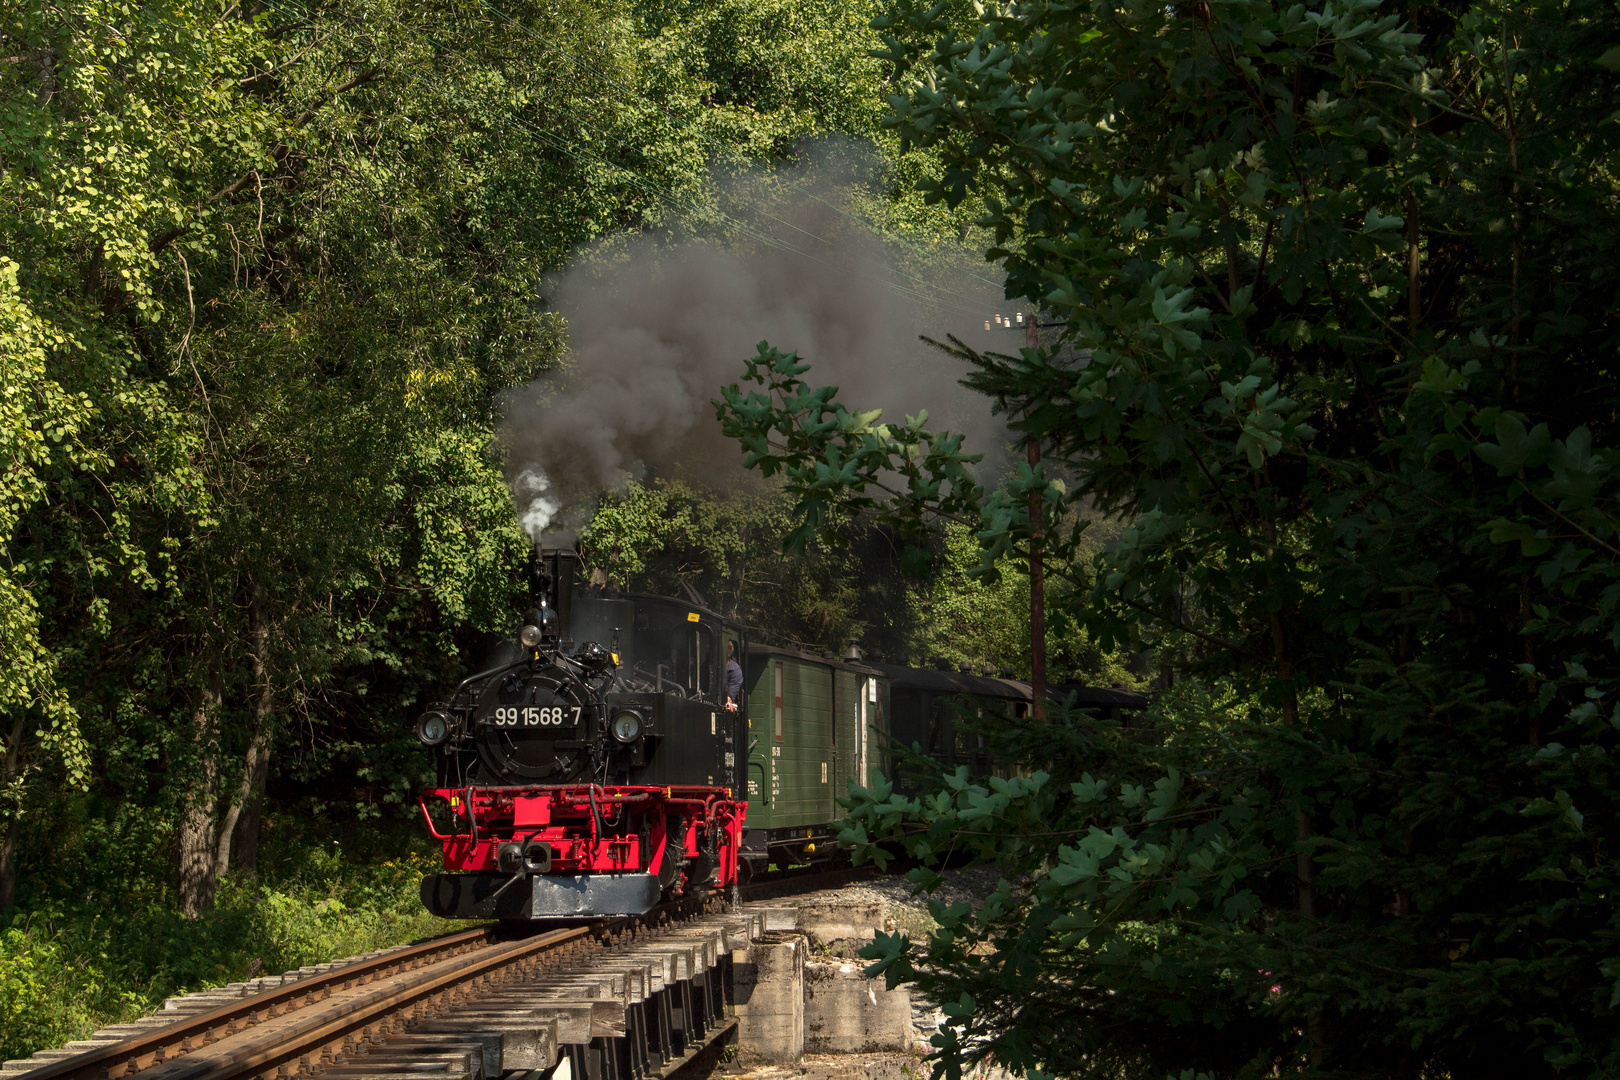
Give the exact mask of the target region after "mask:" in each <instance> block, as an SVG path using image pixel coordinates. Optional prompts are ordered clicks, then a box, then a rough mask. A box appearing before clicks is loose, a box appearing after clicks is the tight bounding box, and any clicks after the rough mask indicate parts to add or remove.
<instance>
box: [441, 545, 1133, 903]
mask: <svg viewBox="0 0 1620 1080" xmlns="http://www.w3.org/2000/svg"><path fill="white" fill-rule="evenodd" d="M578 569H579V560H578V556H577V555H576V554H574V553H573V552H571V551H558V550H545V551H540V552H537V553H536V555H535V558H534V561H533V563H532V565H531V575H532V581H531V590H532V595H533V597H534V600H535V606H534V607H533V608H532V609H531V610H530V611H529V612H528V613H527V614H526V616H525V619H524V625H523V628H522V630H521V631H520V633H519V636H518V640H517V642H515V643H512V644H511V645H509V646H507V647H506V649H505V650H504V651H503V652H502V653H501V654H498V655H497V656H496V657H495V658H494V663H493V665H492V666H491V667H489V668H488V669H487V670H485V671H481V672H478V673H477V674H474V675H470V676H468V677H467V678H466V679H464V680H462V681H461V683H460V684H459V685H457V686H456V687H455V689H454V690H453V691H452V692H451V694H450V695H449V700H447V701H444V702H438V703H435V704H433V705H432V706H430V707H429V708H428V710H427V711H426V712H425V713H423V715H422V716H421V718H420V719H419V720H418V721H417V725H416V733H417V737H418V738H419V739H420V740H421V741H422V742H423V743H424V744H426V745H428V746H430V747H433V748H435V749H436V750H437V752H438V762H439V781H438V786H437V787H434V788H430V789H428V790H427V791H424V792H423V793H422V794H421V797H420V800H419V802H420V807H421V812H422V816H423V819H424V821H425V822H426V824H427V827H428V829H429V830H430V831H431V832H432V834H433V836H434V837H435V838H436V839H437V840H438V841H439V842H440V843H441V845H442V847H443V850H444V872H443V873H440V874H432V875H429V876H427V877H426V878H424V879H423V882H422V900H423V903H424V904H425V905H426V906H427V908H428V909H429V910H430V911H432V912H433V913H434V914H437V915H440V916H442V917H445V918H456V919H489V918H499V919H510V920H533V919H567V918H583V917H590V916H600V915H616V914H640V913H643V912H645V911H647V910H649V909H650V908H652V907H653V906H654V905H655V904H657V903H659V902H660V901H661V900H664V899H671V898H677V897H682V896H692V895H704V894H708V893H710V892H713V891H716V890H725V889H727V888H729V887H731V886H733V885H735V884H737V883H739V882H741V881H744V880H746V879H747V878H748V877H750V876H751V875H752V874H753V873H755V872H757V871H759V870H761V869H763V868H764V867H766V866H767V865H768V864H770V863H772V862H777V863H780V864H783V865H786V864H789V863H801V862H815V861H820V860H823V859H826V858H829V857H831V856H832V855H834V854H835V851H836V848H835V846H834V844H833V842H832V840H833V836H834V834H835V833H836V825H835V822H836V821H837V820H838V818H839V816H840V812H839V808H838V806H837V804H836V802H835V800H836V798H837V797H838V796H840V795H842V794H844V792H845V791H846V790H847V787H848V784H849V782H850V781H854V782H856V783H860V784H863V785H865V784H867V783H868V782H869V781H870V780H872V779H874V778H875V776H876V775H877V774H878V773H880V772H881V773H883V774H884V775H889V776H893V775H894V772H893V770H892V769H891V768H890V765H891V763H890V762H889V760H888V758H887V753H886V747H887V746H888V745H889V744H890V740H891V736H892V737H893V738H895V739H897V740H898V741H900V742H902V743H905V744H909V745H916V746H918V747H919V748H920V749H922V750H923V751H924V752H925V753H928V754H930V755H932V756H934V757H936V758H939V759H941V760H942V761H944V762H945V763H946V764H947V765H954V764H958V763H961V764H967V765H969V766H970V767H972V768H973V769H974V771H976V772H985V771H990V770H991V768H993V763H990V762H988V761H987V760H983V751H982V747H981V748H975V747H974V746H973V745H971V744H972V742H973V741H974V737H973V736H971V735H967V734H965V733H962V732H958V731H957V730H956V716H957V703H959V702H960V701H961V700H962V698H963V697H964V695H965V696H966V697H968V698H971V699H976V700H977V701H978V702H979V703H980V706H981V708H983V707H991V708H1004V709H1006V710H1007V711H1009V712H1019V713H1021V712H1022V711H1024V710H1025V709H1027V708H1028V707H1029V703H1030V700H1031V697H1030V688H1029V685H1028V684H1027V683H1021V682H1016V681H1014V680H1011V679H999V678H993V677H987V676H984V675H975V674H968V673H959V672H933V671H920V670H917V669H910V668H901V667H892V666H887V665H876V664H870V663H867V662H865V661H864V660H862V659H861V657H860V654H859V652H858V650H855V649H853V648H852V649H851V651H850V653H849V654H847V655H846V656H845V657H843V658H842V659H835V658H834V657H831V656H828V655H815V654H812V653H807V652H803V651H797V650H791V649H778V648H770V647H766V646H760V645H751V646H750V645H748V644H747V643H746V640H745V636H744V633H743V628H742V627H741V626H740V625H738V624H737V623H735V622H733V621H730V620H727V619H725V618H723V617H722V616H720V615H718V614H716V613H715V612H713V611H710V610H709V609H708V608H706V607H705V606H703V605H701V604H696V603H688V602H685V601H681V600H678V599H674V598H671V597H662V596H650V595H642V594H620V593H617V592H614V591H611V590H607V589H601V588H594V587H585V586H581V585H580V584H579V583H578ZM728 658H730V659H731V660H732V661H734V662H735V663H736V665H737V669H738V670H737V672H736V673H734V674H733V677H732V679H731V682H732V685H731V686H730V687H728V686H727V670H728ZM737 674H741V676H742V679H741V682H742V688H741V690H740V691H739V688H738V687H737V686H736V682H737V681H738V680H737V678H736V675H737ZM1081 689H1082V693H1083V695H1084V694H1090V695H1091V696H1093V697H1095V696H1097V695H1099V694H1101V695H1104V696H1107V695H1110V694H1111V693H1112V694H1113V696H1114V697H1120V695H1119V694H1118V693H1117V692H1109V691H1095V690H1091V691H1087V690H1084V688H1081ZM739 699H740V700H739ZM1126 699H1133V700H1126ZM1122 702H1123V704H1124V706H1125V707H1126V708H1131V707H1139V705H1140V703H1141V699H1140V698H1138V697H1137V696H1136V695H1126V696H1125V698H1122V701H1121V702H1116V701H1102V700H1098V701H1096V702H1091V704H1093V705H1101V706H1102V707H1105V708H1112V709H1113V710H1114V711H1115V713H1116V715H1118V709H1119V707H1120V705H1121V703H1122ZM1081 703H1082V704H1087V701H1085V700H1084V699H1083V700H1082V702H1081ZM891 711H892V714H893V715H892V717H891ZM899 779H900V780H901V781H902V786H904V779H905V778H904V777H903V776H902V777H899Z"/></svg>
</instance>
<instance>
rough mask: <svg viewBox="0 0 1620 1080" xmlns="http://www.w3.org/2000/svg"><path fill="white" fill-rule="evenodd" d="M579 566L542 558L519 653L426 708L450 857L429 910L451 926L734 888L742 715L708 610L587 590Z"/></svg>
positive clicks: (630, 909) (428, 896) (434, 823)
mask: <svg viewBox="0 0 1620 1080" xmlns="http://www.w3.org/2000/svg"><path fill="white" fill-rule="evenodd" d="M576 576H577V556H575V555H574V554H573V553H572V552H558V551H548V552H543V553H541V555H540V556H539V557H538V559H537V572H536V593H537V595H538V599H539V603H538V604H537V606H536V608H535V609H534V610H533V611H531V612H530V615H529V617H528V618H527V619H526V621H525V625H524V628H523V630H522V633H521V635H520V639H519V642H518V646H517V648H516V649H510V650H507V655H505V656H503V657H500V658H499V662H497V663H496V664H494V665H493V666H492V667H490V668H489V669H488V670H486V671H483V672H480V673H479V674H477V675H474V676H471V677H469V678H468V679H466V680H464V681H463V682H462V683H461V684H460V685H459V686H457V687H456V689H455V691H454V692H453V693H452V695H451V697H450V700H449V701H447V702H444V703H440V704H438V705H435V706H434V707H432V708H430V709H429V711H428V712H427V713H426V714H424V716H423V717H422V719H421V720H420V721H418V734H419V736H420V737H421V738H422V740H423V741H424V742H426V743H428V744H429V745H433V746H436V747H438V748H439V750H440V758H439V773H440V783H439V786H438V787H436V788H433V789H430V790H428V791H426V792H423V794H422V799H421V804H422V813H423V816H424V819H425V820H426V821H427V824H428V827H429V829H430V830H431V831H432V832H433V834H434V836H435V837H436V838H437V839H439V840H440V842H441V844H442V845H443V849H444V869H445V872H444V873H442V874H435V875H430V876H429V877H427V878H426V879H424V881H423V884H422V898H423V902H424V903H425V904H426V905H427V906H428V908H429V909H430V910H432V911H433V912H435V913H436V914H439V915H442V916H444V917H447V918H491V917H498V918H507V919H539V918H561V917H575V916H591V915H604V914H636V913H640V912H644V911H646V910H648V909H649V908H651V907H652V906H653V905H654V904H655V903H657V902H658V901H659V899H660V898H661V897H669V896H675V895H683V894H686V893H688V892H690V891H692V890H710V889H723V888H725V887H728V886H730V885H731V884H732V883H733V882H735V881H736V877H737V852H738V847H739V844H740V840H741V832H742V826H743V818H744V814H745V813H746V809H747V804H746V803H745V802H743V801H741V800H740V799H739V798H737V797H736V792H737V788H738V782H737V775H738V768H737V748H738V744H739V738H740V734H741V731H742V730H744V729H743V725H745V723H746V721H745V720H743V718H742V715H741V713H740V711H734V710H733V709H729V708H727V703H726V698H725V693H724V665H723V661H722V659H721V658H722V657H723V656H724V655H725V650H726V642H727V641H730V642H732V649H733V650H739V651H740V646H741V644H742V634H741V631H740V629H739V628H738V627H736V626H735V625H733V624H729V623H727V622H726V621H725V620H724V619H722V618H720V617H719V616H718V615H716V614H715V613H714V612H711V611H708V610H705V609H703V608H700V607H695V606H693V605H690V604H682V603H679V602H677V601H673V600H670V599H667V598H663V597H649V596H618V595H612V594H609V593H606V592H605V591H600V590H582V589H579V588H577V587H576V584H575V582H576Z"/></svg>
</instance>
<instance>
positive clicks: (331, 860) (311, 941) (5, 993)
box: [0, 842, 453, 1059]
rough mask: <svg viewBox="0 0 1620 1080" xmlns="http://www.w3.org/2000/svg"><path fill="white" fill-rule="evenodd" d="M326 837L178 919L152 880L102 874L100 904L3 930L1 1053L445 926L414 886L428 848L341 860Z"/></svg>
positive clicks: (41, 913) (428, 863)
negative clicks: (297, 858) (148, 886)
mask: <svg viewBox="0 0 1620 1080" xmlns="http://www.w3.org/2000/svg"><path fill="white" fill-rule="evenodd" d="M335 847H336V846H335V845H331V844H330V842H329V843H328V844H327V845H326V846H325V847H324V850H323V848H322V847H315V848H313V851H312V853H311V855H308V856H306V857H305V858H304V859H302V860H301V862H302V865H301V866H297V867H281V868H278V869H280V870H290V871H292V873H291V876H289V877H286V878H282V877H281V875H280V874H279V873H277V874H272V875H271V881H272V882H273V883H268V884H264V885H259V884H256V883H241V882H235V881H231V882H227V883H226V886H225V888H224V889H222V890H221V894H220V897H219V903H218V904H217V906H216V907H215V908H214V910H213V911H211V912H209V913H208V914H206V915H205V916H203V917H202V918H200V919H196V920H187V919H184V918H182V917H181V916H180V915H179V913H178V912H176V911H175V910H174V907H173V905H172V902H167V901H166V900H165V898H164V896H163V894H162V892H161V890H157V891H153V892H150V893H145V894H143V893H142V892H141V890H140V889H139V888H138V887H136V888H130V887H129V886H131V885H132V884H136V883H132V882H130V881H129V880H128V879H124V880H121V881H120V882H117V883H114V882H110V881H109V882H105V883H103V886H104V889H105V891H101V890H98V892H101V895H100V897H98V899H99V901H100V903H99V905H98V906H91V905H84V906H83V907H81V908H80V909H79V910H73V909H69V908H53V907H49V906H47V907H45V908H41V909H36V910H35V911H33V912H32V913H31V914H30V915H29V916H27V917H26V918H22V919H18V920H17V921H15V922H13V923H12V924H11V925H10V926H9V927H7V928H5V929H0V1054H4V1055H5V1057H6V1058H7V1059H10V1058H18V1057H24V1056H26V1055H28V1054H29V1053H32V1052H33V1051H34V1050H36V1049H40V1048H42V1047H50V1046H57V1045H60V1044H62V1043H64V1042H68V1041H70V1040H73V1039H82V1038H85V1037H87V1036H88V1035H89V1034H90V1033H91V1032H92V1031H94V1030H96V1029H97V1028H98V1027H103V1026H106V1025H108V1024H112V1023H117V1022H120V1021H124V1020H133V1019H136V1018H138V1017H140V1016H144V1015H147V1014H149V1013H151V1012H153V1011H155V1010H157V1009H158V1008H161V1007H162V1004H163V999H164V998H166V997H169V996H171V995H173V994H179V993H185V992H188V991H190V990H195V989H201V988H204V987H208V986H217V985H222V984H224V983H228V982H231V981H234V980H239V979H245V978H250V977H253V976H254V975H279V974H280V973H281V972H283V971H291V970H293V969H296V968H299V967H304V966H307V965H310V964H319V963H325V962H326V961H329V960H334V959H337V958H339V957H344V956H353V955H355V954H358V953H363V952H369V951H371V950H373V949H379V948H384V947H386V946H389V945H397V944H401V943H403V942H407V941H412V940H415V939H417V938H421V937H427V936H430V935H433V934H437V933H444V932H446V931H448V930H450V929H453V924H450V923H447V922H445V921H444V920H441V919H436V918H434V917H433V916H430V915H428V914H427V912H426V911H424V910H423V909H422V904H421V900H420V898H419V897H418V896H417V889H418V884H419V883H420V881H421V877H422V874H423V872H424V871H427V870H432V869H436V863H437V858H436V856H428V855H422V854H411V855H404V856H402V857H396V858H394V859H387V860H382V861H378V862H373V863H369V864H366V865H355V864H354V863H352V862H346V861H345V860H344V859H343V857H342V855H341V853H340V852H338V851H336V850H335Z"/></svg>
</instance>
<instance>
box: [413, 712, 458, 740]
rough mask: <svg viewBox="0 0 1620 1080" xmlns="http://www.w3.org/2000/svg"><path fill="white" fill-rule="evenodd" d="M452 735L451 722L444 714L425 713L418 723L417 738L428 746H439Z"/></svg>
mask: <svg viewBox="0 0 1620 1080" xmlns="http://www.w3.org/2000/svg"><path fill="white" fill-rule="evenodd" d="M449 735H450V720H449V718H448V717H446V716H445V715H444V713H436V712H430V713H423V714H422V715H421V717H419V718H418V719H417V721H416V737H417V738H418V739H421V740H422V743H423V744H424V745H426V746H438V745H439V744H440V743H442V742H444V740H445V739H446V738H448V737H449Z"/></svg>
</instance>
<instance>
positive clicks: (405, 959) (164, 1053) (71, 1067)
mask: <svg viewBox="0 0 1620 1080" xmlns="http://www.w3.org/2000/svg"><path fill="white" fill-rule="evenodd" d="M492 935H493V928H492V927H487V926H481V927H478V928H477V929H474V930H463V931H460V932H459V933H455V934H448V935H446V936H444V937H439V938H434V939H432V940H431V941H424V942H422V943H421V944H419V945H412V946H410V947H409V948H405V949H398V950H396V951H394V952H390V953H386V954H384V955H382V956H378V957H374V958H372V959H370V960H359V961H356V962H354V963H351V964H344V965H343V966H342V967H337V968H333V969H332V970H331V971H326V972H319V973H316V974H311V975H306V976H304V977H303V978H301V979H298V980H296V981H294V982H289V983H286V984H285V985H283V986H278V987H275V988H274V989H270V990H261V991H260V992H258V993H256V994H251V995H249V996H246V997H243V998H241V999H240V1000H237V1001H229V1002H226V1003H225V1004H224V1005H220V1006H218V1007H217V1008H213V1009H209V1010H207V1011H206V1012H200V1013H195V1014H193V1015H191V1016H185V1017H181V1018H179V1019H177V1020H175V1022H174V1023H172V1024H166V1025H164V1026H163V1027H160V1028H154V1029H153V1030H152V1031H150V1032H149V1033H146V1034H143V1035H135V1036H133V1037H131V1038H128V1039H122V1040H119V1041H117V1042H109V1043H108V1044H107V1045H106V1046H105V1047H104V1048H101V1049H97V1050H87V1051H85V1052H84V1053H82V1054H75V1055H74V1056H73V1057H70V1058H63V1059H61V1060H60V1061H53V1062H51V1063H50V1064H48V1065H41V1066H40V1067H39V1068H37V1069H29V1070H28V1071H27V1074H26V1075H27V1076H28V1078H29V1080H103V1078H106V1077H123V1076H130V1075H132V1074H134V1073H137V1072H140V1071H141V1070H143V1069H148V1068H151V1067H152V1066H153V1065H158V1064H162V1063H164V1062H166V1061H171V1060H173V1059H174V1058H176V1057H179V1056H182V1055H184V1054H186V1053H189V1052H191V1051H192V1050H193V1049H194V1048H195V1047H197V1046H198V1045H207V1044H208V1043H209V1042H212V1041H217V1040H218V1039H220V1038H223V1037H226V1036H228V1035H232V1034H235V1033H237V1032H238V1031H241V1030H245V1029H246V1028H248V1027H251V1026H253V1025H254V1024H257V1023H259V1022H261V1021H262V1020H264V1019H268V1018H270V1017H274V1016H280V1015H283V1014H285V1013H286V1012H288V1011H289V1010H290V1009H293V1008H296V1007H298V1005H299V1003H300V999H304V1001H305V1002H306V1003H307V1002H310V1001H316V1000H324V999H325V998H327V997H330V996H331V994H332V990H333V988H334V987H337V988H340V989H341V988H343V987H344V986H351V985H360V984H364V983H369V982H374V981H376V980H377V979H379V978H387V977H388V976H389V975H392V974H397V973H399V972H400V971H406V970H410V969H413V968H416V967H420V966H421V965H423V964H424V963H429V962H434V961H435V960H442V959H447V958H449V957H454V956H457V955H460V954H461V953H463V952H466V951H467V950H469V949H472V948H477V947H478V946H480V945H483V944H487V943H488V942H489V941H490V940H491V937H492ZM131 1065H133V1067H131Z"/></svg>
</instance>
